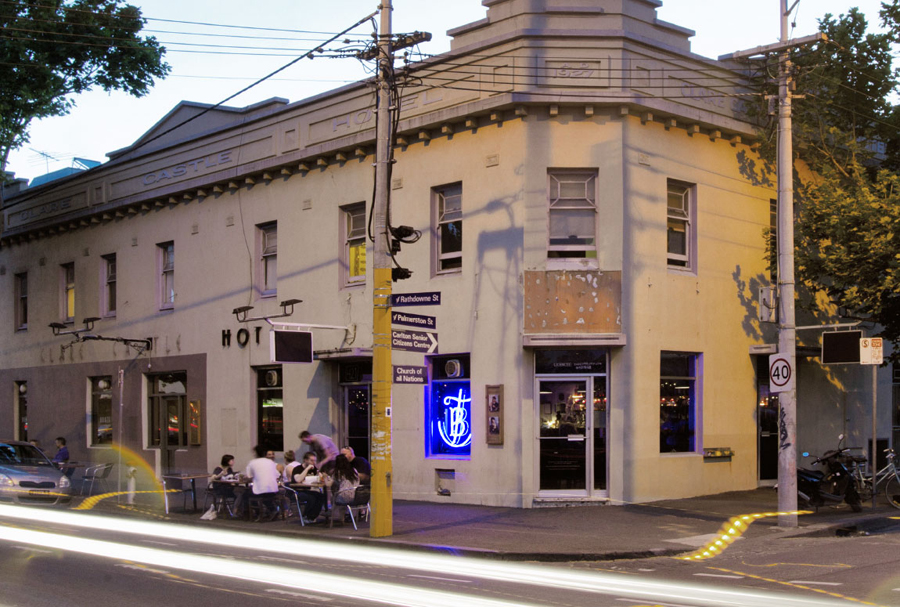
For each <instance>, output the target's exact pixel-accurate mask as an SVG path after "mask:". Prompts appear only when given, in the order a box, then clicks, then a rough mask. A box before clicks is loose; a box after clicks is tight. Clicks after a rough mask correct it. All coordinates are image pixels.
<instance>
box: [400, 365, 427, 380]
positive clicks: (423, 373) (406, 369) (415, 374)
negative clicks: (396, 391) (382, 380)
mask: <svg viewBox="0 0 900 607" xmlns="http://www.w3.org/2000/svg"><path fill="white" fill-rule="evenodd" d="M427 382H428V367H417V366H414V365H394V383H395V384H424V383H427Z"/></svg>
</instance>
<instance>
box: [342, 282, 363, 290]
mask: <svg viewBox="0 0 900 607" xmlns="http://www.w3.org/2000/svg"><path fill="white" fill-rule="evenodd" d="M365 286H366V283H365V282H348V283H345V284H344V285H343V286H342V287H341V288H342V289H364V288H365Z"/></svg>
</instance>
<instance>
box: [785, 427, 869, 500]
mask: <svg viewBox="0 0 900 607" xmlns="http://www.w3.org/2000/svg"><path fill="white" fill-rule="evenodd" d="M843 442H844V435H843V434H841V435H840V436H838V448H837V449H835V450H832V451H826V452H825V453H824V454H823V455H821V456H819V457H817V458H816V459H815V460H814V461H813V463H812V465H813V466H816V465H820V464H821V469H819V470H807V469H805V468H797V498H798V501H799V502H800V503H805V504H809V505H810V506H815V507H816V508H818V507H819V506H824V505H827V504H839V503H841V502H844V501H845V502H847V504H848V505H849V506H850V508H852V509H853V512H860V511H862V503H861V500H860V497H859V491H858V490H857V487H856V481H855V480H854V479H853V475H852V474H851V471H850V458H851V456H850V455H849V454H848V453H847V452H848V451H850V448H849V447H843V448H842V447H841V444H842V443H843ZM803 457H809V453H804V454H803Z"/></svg>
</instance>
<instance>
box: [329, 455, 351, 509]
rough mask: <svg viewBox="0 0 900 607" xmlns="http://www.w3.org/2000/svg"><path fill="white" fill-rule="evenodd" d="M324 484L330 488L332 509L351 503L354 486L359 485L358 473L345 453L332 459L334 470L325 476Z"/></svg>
mask: <svg viewBox="0 0 900 607" xmlns="http://www.w3.org/2000/svg"><path fill="white" fill-rule="evenodd" d="M325 486H326V487H329V488H330V489H331V503H332V509H334V508H337V507H338V506H346V505H348V504H352V503H353V498H354V497H356V488H357V487H359V475H358V474H357V473H356V470H354V469H353V466H351V465H350V460H349V459H347V456H346V455H338V456H337V459H335V460H334V472H333V474H332V475H331V476H326V477H325Z"/></svg>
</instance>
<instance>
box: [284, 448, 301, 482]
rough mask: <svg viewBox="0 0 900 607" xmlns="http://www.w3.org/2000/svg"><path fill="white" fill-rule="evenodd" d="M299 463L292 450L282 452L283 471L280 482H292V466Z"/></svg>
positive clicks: (294, 466)
mask: <svg viewBox="0 0 900 607" xmlns="http://www.w3.org/2000/svg"><path fill="white" fill-rule="evenodd" d="M299 465H300V462H298V461H297V459H296V457H295V456H294V452H293V451H285V452H284V471H283V472H282V473H281V482H282V483H286V484H291V483H293V482H294V468H296V467H297V466H299Z"/></svg>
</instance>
